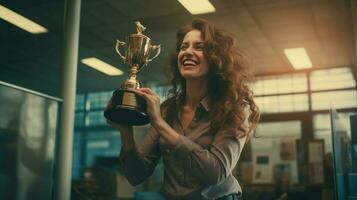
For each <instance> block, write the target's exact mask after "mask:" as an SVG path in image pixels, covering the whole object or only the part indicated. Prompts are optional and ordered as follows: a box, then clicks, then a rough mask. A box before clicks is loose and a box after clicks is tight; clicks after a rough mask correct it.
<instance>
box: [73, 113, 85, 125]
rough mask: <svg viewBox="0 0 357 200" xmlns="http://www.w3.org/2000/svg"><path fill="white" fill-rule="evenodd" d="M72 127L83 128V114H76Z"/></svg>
mask: <svg viewBox="0 0 357 200" xmlns="http://www.w3.org/2000/svg"><path fill="white" fill-rule="evenodd" d="M74 125H75V126H76V127H80V126H84V113H83V112H76V113H75V115H74Z"/></svg>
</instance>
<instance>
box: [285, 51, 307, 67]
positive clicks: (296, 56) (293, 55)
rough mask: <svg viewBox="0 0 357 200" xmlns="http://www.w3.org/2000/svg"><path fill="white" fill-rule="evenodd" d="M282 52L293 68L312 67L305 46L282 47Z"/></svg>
mask: <svg viewBox="0 0 357 200" xmlns="http://www.w3.org/2000/svg"><path fill="white" fill-rule="evenodd" d="M284 53H285V55H286V57H288V59H289V61H290V63H291V64H292V65H293V67H294V68H295V69H307V68H311V67H312V63H311V60H310V58H309V56H308V55H307V52H306V50H305V48H292V49H284Z"/></svg>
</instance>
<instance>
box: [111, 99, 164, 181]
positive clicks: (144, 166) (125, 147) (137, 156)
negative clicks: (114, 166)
mask: <svg viewBox="0 0 357 200" xmlns="http://www.w3.org/2000/svg"><path fill="white" fill-rule="evenodd" d="M108 106H111V102H110V101H109V103H108ZM107 123H108V124H110V125H111V126H112V127H114V128H116V129H118V130H119V132H120V137H121V142H122V149H121V151H120V156H119V158H120V168H121V170H122V172H123V173H124V175H125V176H126V178H127V179H128V181H129V183H130V184H131V185H138V184H140V183H141V182H142V181H144V180H145V179H146V178H147V177H149V176H150V175H151V174H152V172H153V171H154V169H155V166H156V165H157V163H158V161H159V159H160V157H161V153H160V151H159V146H158V141H159V139H158V134H157V132H156V131H155V130H154V128H150V130H149V131H148V133H147V134H146V136H145V138H144V141H143V143H142V144H141V145H140V146H139V147H138V148H136V144H135V140H134V134H133V132H134V131H133V127H132V126H127V125H123V124H118V123H114V122H111V121H108V120H107Z"/></svg>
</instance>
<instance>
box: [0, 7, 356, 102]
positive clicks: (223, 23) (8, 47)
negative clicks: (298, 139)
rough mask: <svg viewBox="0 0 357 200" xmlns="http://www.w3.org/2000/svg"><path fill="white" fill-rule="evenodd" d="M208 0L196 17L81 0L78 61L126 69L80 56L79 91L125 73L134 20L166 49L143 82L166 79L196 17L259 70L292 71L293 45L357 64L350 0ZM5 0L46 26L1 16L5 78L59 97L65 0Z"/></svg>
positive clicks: (322, 62)
mask: <svg viewBox="0 0 357 200" xmlns="http://www.w3.org/2000/svg"><path fill="white" fill-rule="evenodd" d="M210 1H211V3H212V4H213V5H214V6H215V8H216V12H215V13H211V14H204V15H198V16H193V15H191V14H190V13H189V12H188V11H187V10H186V9H185V8H183V7H182V6H181V4H180V3H179V2H178V1H176V0H146V1H144V0H130V1H128V0H100V1H98V0H83V1H82V7H81V22H80V23H81V25H80V38H79V40H80V45H79V57H78V58H79V60H80V59H82V58H86V57H97V58H100V59H101V60H103V61H105V62H107V63H109V64H111V65H114V66H117V67H119V68H120V69H122V70H123V71H124V72H125V74H124V76H115V77H110V76H107V75H105V74H102V73H100V72H98V71H96V70H93V69H91V68H88V67H86V66H85V65H84V64H81V63H80V62H79V64H78V78H77V82H78V83H77V92H78V93H82V92H90V91H108V90H114V89H115V88H117V87H119V86H120V84H121V83H122V82H123V81H124V80H125V79H126V78H127V76H128V67H127V66H126V65H125V64H123V63H122V62H121V60H120V59H119V56H118V55H117V54H116V53H115V50H114V45H115V41H116V39H120V40H125V37H126V36H128V35H129V34H131V33H134V32H135V24H134V21H136V20H140V21H141V22H142V24H143V25H144V26H146V27H147V29H146V31H145V34H146V35H147V36H149V37H150V38H151V39H152V41H153V43H154V44H161V45H162V53H161V55H160V56H159V57H158V58H157V59H155V60H154V61H153V62H151V63H150V64H149V65H148V66H147V67H145V68H144V69H143V70H142V71H141V73H140V78H139V79H140V80H141V81H142V82H143V83H144V84H146V85H151V84H164V83H165V80H166V79H165V76H164V73H163V66H164V65H165V63H166V62H167V59H168V57H169V55H170V53H171V52H172V51H173V49H174V44H175V34H176V31H177V29H178V28H179V27H181V26H184V25H187V24H189V22H190V21H191V20H192V19H193V18H195V17H201V18H205V19H208V20H210V21H211V22H213V23H214V24H216V25H217V26H218V27H220V28H222V29H226V30H228V31H229V32H231V33H233V34H234V35H235V36H236V38H237V39H238V42H239V44H240V46H241V49H242V51H243V53H244V55H245V57H246V59H247V60H248V62H249V63H250V68H251V69H252V71H253V72H254V73H255V74H257V75H262V74H277V73H286V72H293V71H294V69H293V68H292V66H291V65H290V63H289V61H288V60H287V59H286V57H285V56H284V54H283V49H285V48H294V47H304V48H305V49H306V50H307V53H308V55H309V56H310V58H311V61H312V63H313V68H314V69H315V68H325V67H339V66H352V68H353V70H354V67H355V66H356V56H355V51H354V49H355V48H356V47H357V45H356V43H355V42H356V41H355V39H356V33H357V31H356V29H357V28H356V27H357V25H356V21H357V20H353V19H357V17H356V16H355V15H356V14H355V13H357V4H356V3H355V1H353V0H210ZM0 4H1V5H4V6H6V7H8V8H10V9H12V10H14V11H16V12H18V13H20V14H22V15H24V16H26V17H28V18H30V19H32V20H33V21H35V22H37V23H39V24H41V25H43V26H45V27H46V28H48V30H49V32H48V33H46V34H39V35H32V34H30V33H27V32H25V31H23V30H21V29H19V28H17V27H15V26H13V25H11V24H9V23H7V22H5V21H3V20H0V58H1V59H0V81H5V82H9V83H13V84H16V85H20V86H22V87H26V88H29V89H32V90H36V91H39V92H42V93H46V94H49V95H53V96H57V97H60V96H61V70H62V61H61V60H62V55H63V51H65V50H63V42H62V41H63V16H64V14H63V12H64V0H28V1H25V2H24V1H21V0H5V1H2V3H0ZM353 11H355V12H353ZM353 66H354V67H353ZM354 71H356V70H354ZM355 75H356V74H355Z"/></svg>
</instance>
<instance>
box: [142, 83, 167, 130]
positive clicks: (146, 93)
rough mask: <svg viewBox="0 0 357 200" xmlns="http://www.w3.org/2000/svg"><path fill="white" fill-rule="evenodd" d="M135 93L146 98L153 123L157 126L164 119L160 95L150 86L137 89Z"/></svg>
mask: <svg viewBox="0 0 357 200" xmlns="http://www.w3.org/2000/svg"><path fill="white" fill-rule="evenodd" d="M135 93H136V94H137V95H139V96H141V97H143V98H144V99H145V101H146V104H147V113H148V115H149V117H150V122H151V125H154V126H155V124H156V123H159V122H160V121H162V120H163V118H162V116H161V111H160V96H159V95H158V94H156V93H155V92H154V91H152V90H151V89H150V88H140V89H137V90H135Z"/></svg>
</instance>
